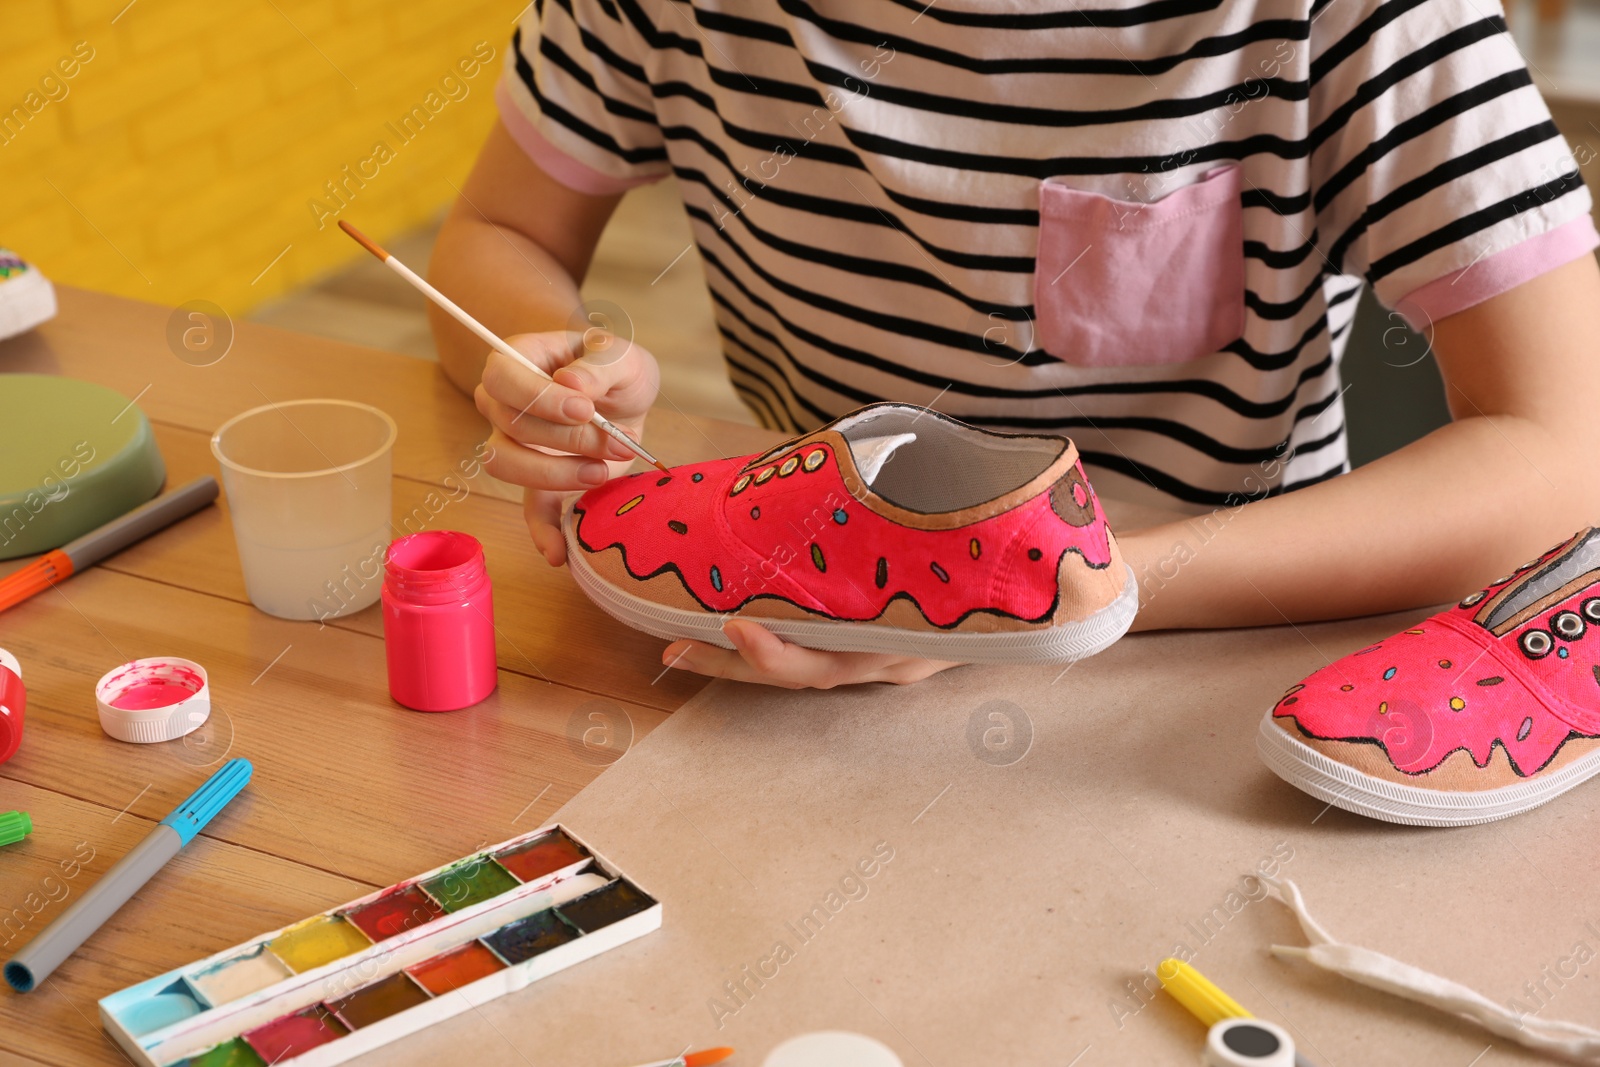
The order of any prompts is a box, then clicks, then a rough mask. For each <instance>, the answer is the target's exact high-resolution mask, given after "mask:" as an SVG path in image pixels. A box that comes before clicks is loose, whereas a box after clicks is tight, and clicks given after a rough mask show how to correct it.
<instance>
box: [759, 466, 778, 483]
mask: <svg viewBox="0 0 1600 1067" xmlns="http://www.w3.org/2000/svg"><path fill="white" fill-rule="evenodd" d="M777 473H778V468H777V467H768V468H767V469H766V470H764V471H762V472H761V473H760V474H757V475H756V484H757V485H765V484H767V483H768V482H770V481H772V476H773V475H774V474H777Z"/></svg>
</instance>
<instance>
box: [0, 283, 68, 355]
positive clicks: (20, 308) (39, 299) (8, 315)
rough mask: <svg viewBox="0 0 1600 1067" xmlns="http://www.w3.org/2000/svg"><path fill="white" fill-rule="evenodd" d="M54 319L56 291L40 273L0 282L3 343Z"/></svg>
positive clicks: (0, 323) (0, 326)
mask: <svg viewBox="0 0 1600 1067" xmlns="http://www.w3.org/2000/svg"><path fill="white" fill-rule="evenodd" d="M55 315H56V291H55V288H54V287H52V286H51V284H50V282H49V281H48V280H47V279H46V278H45V276H44V275H43V274H40V273H39V272H38V271H37V270H34V269H29V270H28V271H26V272H24V273H22V274H19V275H17V276H16V277H15V278H11V279H8V280H6V281H4V282H0V340H4V339H5V338H7V337H15V336H17V335H18V334H20V333H27V332H28V331H29V330H31V329H33V328H34V327H35V326H37V325H39V324H40V323H42V322H48V321H49V320H51V319H53V318H55Z"/></svg>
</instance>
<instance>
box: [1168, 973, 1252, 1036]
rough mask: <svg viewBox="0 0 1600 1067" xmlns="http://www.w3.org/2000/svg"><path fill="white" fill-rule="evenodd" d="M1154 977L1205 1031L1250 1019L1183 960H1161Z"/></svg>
mask: <svg viewBox="0 0 1600 1067" xmlns="http://www.w3.org/2000/svg"><path fill="white" fill-rule="evenodd" d="M1156 977H1157V978H1159V979H1161V984H1162V986H1164V987H1165V988H1166V990H1167V992H1168V993H1171V994H1172V999H1173V1000H1176V1001H1177V1002H1178V1003H1179V1004H1182V1005H1183V1006H1184V1007H1185V1008H1188V1009H1189V1014H1191V1015H1193V1016H1194V1017H1195V1018H1196V1019H1199V1020H1200V1023H1201V1025H1203V1026H1205V1027H1206V1028H1207V1029H1209V1028H1211V1027H1213V1026H1215V1025H1217V1024H1218V1023H1220V1022H1221V1021H1222V1020H1224V1019H1253V1018H1255V1016H1253V1015H1251V1014H1250V1013H1249V1012H1247V1011H1245V1010H1244V1008H1242V1007H1241V1006H1240V1005H1239V1002H1238V1001H1237V1000H1234V999H1233V998H1232V997H1230V996H1228V994H1226V993H1224V992H1223V991H1222V990H1220V989H1218V988H1217V987H1216V986H1214V985H1212V984H1211V981H1210V979H1208V978H1206V976H1205V975H1203V974H1201V973H1200V972H1199V971H1197V970H1195V969H1194V968H1193V967H1191V966H1189V965H1188V964H1187V963H1185V962H1183V961H1182V960H1177V959H1166V960H1162V961H1161V963H1160V965H1159V966H1157V967H1156Z"/></svg>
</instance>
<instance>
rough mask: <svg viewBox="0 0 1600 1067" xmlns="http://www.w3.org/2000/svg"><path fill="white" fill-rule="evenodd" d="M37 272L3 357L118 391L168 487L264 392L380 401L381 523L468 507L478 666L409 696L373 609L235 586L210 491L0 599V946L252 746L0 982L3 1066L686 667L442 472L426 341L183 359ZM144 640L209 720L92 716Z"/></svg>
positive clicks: (467, 832) (97, 1031)
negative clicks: (172, 518)
mask: <svg viewBox="0 0 1600 1067" xmlns="http://www.w3.org/2000/svg"><path fill="white" fill-rule="evenodd" d="M60 297H61V313H60V315H59V317H58V318H57V319H56V320H55V321H53V322H51V323H49V324H47V325H46V326H44V327H42V328H41V329H39V330H37V331H35V332H34V333H32V334H29V335H27V336H24V337H20V338H16V339H13V340H11V341H7V342H0V374H5V373H19V372H32V373H46V374H64V375H70V376H73V377H76V378H83V379H87V380H89V381H94V382H98V383H100V384H102V385H106V386H109V387H111V388H113V389H116V390H118V391H119V392H121V393H123V394H124V395H126V396H128V397H130V398H133V397H137V398H138V403H139V406H140V407H141V408H142V409H143V410H144V412H145V413H146V414H147V415H148V416H149V418H150V421H151V422H152V423H153V424H154V427H155V431H156V437H157V440H158V442H159V443H160V446H161V450H162V453H163V454H164V455H165V457H166V461H167V468H168V483H169V484H170V485H177V484H180V483H182V482H186V481H188V480H190V479H192V478H195V477H197V476H199V475H201V474H205V473H216V463H215V460H214V459H213V457H212V456H211V453H210V450H209V447H208V439H209V437H210V435H211V433H212V431H214V430H215V429H216V428H217V426H219V425H220V424H221V423H222V422H223V421H224V420H226V419H227V418H229V417H231V416H233V415H235V414H238V413H239V412H241V411H244V410H245V409H247V408H252V407H256V406H259V405H262V404H265V403H267V402H269V401H282V400H290V399H298V398H305V397H339V398H345V399H350V400H360V401H365V402H367V403H370V404H375V405H377V406H378V407H380V408H382V409H383V410H385V411H387V412H388V413H389V414H390V415H392V416H393V417H394V419H395V421H396V422H397V423H398V424H399V427H400V436H399V440H398V442H397V444H396V447H395V454H394V473H395V478H394V512H395V520H396V523H397V524H400V525H401V527H402V528H403V529H405V530H408V531H409V530H412V529H416V528H418V526H419V524H421V525H425V526H426V527H427V528H433V529H458V530H465V531H467V532H469V533H471V534H473V535H474V536H476V537H477V538H479V539H480V540H481V541H483V543H484V545H485V547H486V550H487V554H488V559H489V569H490V573H491V575H492V577H493V580H494V583H495V599H496V601H497V608H498V611H497V613H496V621H497V624H498V626H499V631H500V637H499V642H498V644H499V657H500V688H499V690H498V692H496V693H495V695H494V696H492V697H491V698H490V699H489V700H487V701H485V702H484V703H483V704H481V705H479V706H477V707H475V708H473V709H471V710H468V711H462V712H456V713H453V714H448V715H424V714H419V713H415V712H409V711H405V710H403V709H402V708H400V707H399V706H398V705H396V704H394V703H393V702H392V701H391V700H390V699H389V696H388V692H387V689H386V684H385V673H384V658H383V642H382V636H381V620H380V617H379V614H378V611H377V608H376V607H373V608H369V609H367V610H366V611H363V612H361V613H359V614H356V615H353V616H351V617H349V618H344V619H340V620H338V621H337V622H335V623H332V624H329V625H327V626H319V625H317V624H316V623H303V622H287V621H283V620H280V619H275V618H271V617H269V616H267V615H264V614H262V613H261V612H259V611H256V610H255V609H254V608H252V607H251V606H250V604H249V602H248V600H247V598H246V596H245V591H244V582H243V578H242V576H241V574H240V571H239V562H238V555H237V552H236V550H235V548H234V543H233V536H232V532H231V530H230V527H229V524H228V517H227V504H226V501H219V506H218V507H215V508H211V509H208V510H207V511H205V512H204V513H202V514H199V515H197V516H195V517H193V518H190V519H188V520H186V521H185V522H183V523H182V524H180V525H179V526H177V527H175V528H173V529H171V530H168V531H166V532H165V533H162V534H160V535H158V536H156V537H153V538H151V539H149V540H148V541H146V542H144V543H142V544H140V545H137V546H135V547H133V548H131V549H129V550H127V551H125V552H123V553H122V554H120V555H118V556H116V557H114V558H113V559H111V560H109V561H107V562H106V563H104V564H102V565H100V566H98V567H96V568H94V569H93V570H92V571H89V572H87V573H84V574H81V575H79V576H77V577H74V578H73V579H72V580H71V581H70V582H69V583H67V584H65V585H63V586H61V587H59V588H58V589H57V590H56V591H53V592H50V593H46V594H44V595H41V596H38V597H35V598H34V599H33V600H31V601H29V602H28V603H26V604H23V605H21V606H20V607H17V608H15V609H13V610H11V611H8V612H6V613H4V614H3V615H0V647H4V648H7V649H9V650H10V651H12V652H13V653H14V654H15V655H16V656H17V657H18V658H19V659H20V660H21V662H22V664H23V673H24V679H25V681H26V684H27V687H28V712H27V728H26V734H25V737H24V740H23V744H22V748H21V751H19V752H18V754H17V755H16V756H15V757H14V758H13V759H12V760H11V761H9V762H8V763H6V764H4V765H3V766H0V811H5V810H11V809H20V810H22V811H26V812H29V813H30V814H31V815H32V817H33V822H34V827H35V829H34V832H33V834H32V836H31V837H29V838H28V839H27V840H26V841H24V842H22V843H20V844H16V845H12V846H10V847H9V848H6V849H5V850H4V851H3V852H0V955H4V956H9V955H10V954H11V953H12V952H13V951H15V950H16V949H17V948H19V947H21V945H23V944H24V943H25V942H26V941H27V940H28V939H29V938H31V937H32V936H33V935H34V934H35V933H37V932H38V930H39V929H41V928H42V927H43V926H44V925H45V924H46V923H48V922H49V921H50V920H51V919H52V918H54V917H55V916H56V915H58V914H60V912H61V910H62V909H63V908H64V907H65V906H66V904H67V903H68V902H70V901H71V900H73V899H75V898H76V896H77V894H79V893H81V892H82V891H83V890H84V889H85V888H86V887H87V886H89V885H91V884H92V883H93V882H94V880H95V879H97V878H98V877H100V875H102V874H103V873H105V871H106V870H107V868H109V867H110V865H111V864H112V863H114V862H115V861H116V859H117V858H118V857H120V856H121V855H122V854H123V853H124V852H126V851H127V850H128V849H129V848H130V847H131V846H132V845H133V844H134V843H136V842H137V841H138V840H139V839H140V838H141V837H143V836H144V834H145V833H147V832H148V831H149V829H150V826H151V824H152V823H154V822H155V821H158V820H160V819H161V818H162V817H163V816H165V815H166V814H167V813H168V812H169V811H170V810H171V808H172V807H173V805H174V804H176V803H177V802H178V801H179V800H181V799H182V798H183V797H184V796H186V795H187V794H188V793H189V792H190V791H192V790H193V789H194V788H195V787H196V786H197V785H198V784H199V783H200V782H201V781H203V780H204V778H205V776H206V775H207V774H208V773H210V771H211V770H212V769H214V768H215V766H216V765H217V764H218V763H220V761H221V760H223V759H224V758H226V757H228V756H245V757H248V758H249V759H250V760H251V761H252V762H253V763H254V764H255V778H254V780H253V782H252V783H251V786H250V788H249V789H248V790H247V791H246V792H245V793H244V795H243V796H241V797H240V799H239V800H237V801H235V802H234V803H233V804H232V805H231V806H230V807H229V808H228V810H227V811H226V812H225V813H224V814H223V815H222V816H221V817H219V818H218V819H217V820H216V821H215V822H214V823H213V824H212V825H211V827H210V828H209V829H208V830H207V831H206V832H205V833H204V834H203V835H202V836H201V838H200V839H199V840H197V841H196V842H194V844H192V845H191V846H190V847H189V848H187V849H186V850H185V851H184V853H183V854H182V855H181V856H180V857H179V858H178V859H177V860H176V861H174V863H173V864H172V865H171V867H170V869H168V870H167V871H165V872H163V873H162V875H160V876H159V877H157V878H156V879H155V880H153V881H152V882H151V884H150V885H149V886H148V887H147V888H146V889H145V890H144V891H142V892H141V893H140V894H139V895H138V897H137V898H136V899H135V900H134V901H132V902H130V903H129V905H128V906H127V907H125V908H123V909H122V911H120V912H119V913H118V914H117V915H116V916H115V917H114V918H113V919H112V921H111V922H110V923H109V924H107V926H106V927H105V928H104V929H102V930H101V931H100V932H99V933H98V934H96V935H95V936H94V937H93V938H91V939H90V940H89V942H88V943H87V944H86V945H85V946H84V947H83V948H82V949H80V950H79V951H78V952H77V953H76V954H75V955H74V956H73V957H72V958H71V959H69V960H68V961H67V962H66V963H64V964H63V965H62V966H61V968H60V969H59V970H57V971H56V973H55V974H54V975H53V976H52V977H51V978H50V979H49V980H48V981H47V982H45V983H44V985H43V987H42V988H41V989H39V990H37V991H35V992H34V993H32V994H29V995H27V996H18V995H16V994H14V993H11V992H10V991H9V990H6V991H5V992H3V993H0V1064H8V1063H12V1062H19V1063H30V1062H38V1063H50V1064H72V1065H78V1064H92V1063H122V1062H126V1060H125V1058H124V1057H123V1055H122V1054H121V1053H120V1052H119V1051H118V1050H117V1048H116V1046H115V1045H114V1044H113V1043H112V1042H111V1040H110V1039H109V1038H108V1037H107V1036H106V1035H105V1033H104V1032H103V1031H102V1029H101V1027H100V1022H99V1017H98V1012H97V1008H96V1004H95V1002H96V1001H97V1000H98V999H99V998H101V997H103V996H105V995H107V994H108V993H111V992H114V991H115V990H117V989H120V988H122V987H124V986H127V985H129V984H132V983H133V982H135V981H138V980H141V979H143V978H147V977H149V976H151V975H153V974H157V973H160V972H162V971H165V970H167V969H169V968H172V967H176V966H179V965H181V964H184V963H187V962H190V961H193V960H196V959H200V958H202V957H204V956H207V955H209V954H211V953H213V952H216V951H218V950H219V949H221V948H224V947H227V946H229V945H233V944H237V943H239V942H242V941H245V940H247V939H248V938H250V937H251V936H252V935H255V934H258V933H261V932H262V931H265V930H270V929H273V928H275V927H278V926H281V925H283V924H285V923H287V922H290V921H292V920H295V919H299V918H303V917H305V916H307V915H310V914H313V913H314V912H317V911H320V910H322V909H324V908H327V907H331V906H333V905H336V904H339V903H341V902H343V901H345V900H349V899H351V898H353V897H357V896H360V895H362V894H365V893H367V892H370V891H371V890H373V889H374V888H379V887H382V886H385V885H389V884H391V883H393V882H395V881H397V880H399V879H401V878H404V877H406V876H409V875H412V874H416V873H417V872H419V871H423V870H426V869H428V868H430V867H434V866H436V865H438V864H440V863H443V862H446V861H448V860H451V859H455V858H457V857H459V856H463V855H466V854H468V853H470V852H471V851H472V850H473V849H474V848H476V847H478V846H480V845H482V844H484V843H485V842H493V841H498V840H501V839H504V838H507V837H511V836H513V835H514V834H517V833H520V832H523V831H526V830H529V829H532V828H534V827H536V826H538V825H539V824H540V823H541V822H542V821H544V820H546V819H548V818H549V816H550V814H551V813H552V812H554V811H555V810H556V808H558V807H559V806H561V805H562V804H563V803H564V802H566V801H567V800H568V799H570V798H571V797H572V796H573V795H574V794H575V793H576V792H577V791H578V790H579V789H581V788H583V786H584V785H585V784H587V783H588V782H590V781H591V780H592V779H593V778H594V777H595V776H596V775H597V774H599V772H600V771H601V770H602V769H604V767H605V766H606V764H607V763H608V762H610V761H611V760H614V759H615V758H616V755H617V754H619V753H620V752H621V751H624V750H625V749H626V746H627V745H628V744H629V743H630V742H631V741H637V740H638V739H639V738H641V737H643V736H644V735H645V734H647V733H648V732H649V731H650V730H651V729H653V728H654V727H655V726H656V725H657V724H659V723H660V722H661V721H662V720H663V719H664V718H665V717H666V715H667V714H668V713H669V712H671V711H673V710H674V709H676V708H677V707H678V706H679V705H681V704H682V703H683V702H684V701H685V700H686V699H688V698H689V697H690V696H691V695H692V694H694V693H695V692H697V691H698V690H699V689H700V688H701V686H702V685H703V684H704V679H701V678H699V677H698V676H695V675H690V674H686V673H684V672H680V671H663V670H662V668H661V665H660V650H661V648H662V646H663V644H664V643H663V642H660V641H657V640H655V639H652V638H650V637H647V636H645V635H643V634H639V633H636V632H634V631H631V630H627V629H624V628H622V627H620V626H618V625H616V624H615V623H614V622H613V621H612V620H611V619H610V618H609V617H607V616H605V615H604V614H603V613H601V612H600V611H599V609H597V608H595V607H594V606H593V605H592V604H590V603H589V601H588V600H587V599H585V598H584V597H583V596H582V594H580V593H579V592H578V590H577V588H576V586H574V585H573V583H572V581H571V580H570V578H569V577H568V576H567V575H566V573H565V572H563V571H560V570H556V569H554V568H551V567H549V566H548V565H547V564H546V563H545V562H544V560H543V559H542V558H541V557H540V556H539V555H538V554H537V553H536V552H535V551H533V549H532V546H531V544H530V542H529V541H528V536H527V531H526V528H525V527H524V525H523V521H522V513H521V507H520V504H519V503H518V501H517V495H516V494H515V493H514V492H513V491H512V490H511V488H510V487H508V486H505V485H504V484H501V483H497V482H495V481H494V480H493V479H492V478H490V477H489V476H487V475H479V476H478V477H476V478H474V479H472V480H471V481H470V482H468V483H466V484H467V485H469V486H470V488H471V492H470V494H468V495H466V496H465V497H464V498H463V497H462V494H461V491H460V488H459V486H460V485H461V484H462V481H461V473H460V472H461V465H462V464H463V463H464V462H465V461H468V460H470V458H471V457H472V456H473V453H474V449H475V447H476V446H477V445H478V444H479V443H480V442H481V441H482V440H483V438H484V437H485V436H486V427H485V424H484V423H483V421H482V419H481V418H480V417H479V415H478V413H477V411H476V410H475V409H474V408H473V406H472V403H471V401H470V400H469V399H467V398H466V397H463V396H462V395H461V394H459V393H458V392H457V391H456V390H455V389H454V388H452V387H451V386H450V384H449V383H448V382H447V381H446V380H445V378H444V375H443V374H442V373H441V372H440V370H439V368H438V367H437V366H436V365H434V364H430V363H425V362H422V361H419V360H415V359H410V358H407V357H404V356H398V355H394V354H391V353H386V352H380V351H376V350H372V349H366V348H359V347H355V346H351V345H344V344H338V343H335V342H332V341H325V340H321V339H318V338H313V337H307V336H302V335H298V334H293V333H287V332H284V331H281V330H274V329H271V328H269V327H264V326H257V325H252V324H248V323H240V324H238V326H237V335H236V338H235V340H234V342H233V345H232V348H231V349H230V350H229V351H228V353H227V355H226V356H225V357H224V358H223V359H221V360H220V361H219V362H217V363H215V364H213V365H211V366H204V367H200V366H194V365H191V364H190V363H188V362H185V361H184V360H182V359H180V358H179V357H178V356H177V355H175V354H174V352H173V350H172V349H171V348H169V345H168V340H167V327H168V319H169V316H170V314H171V312H170V310H169V309H167V308H161V307H156V306H154V305H150V304H143V303H138V302H135V301H129V300H123V299H119V298H115V297H110V296H104V295H100V294H96V293H90V292H85V291H79V290H73V289H70V288H62V289H61V290H60ZM3 388H4V384H3V379H0V389H3ZM776 436H777V435H774V434H771V433H768V432H767V431H763V430H757V429H753V428H751V427H748V426H738V425H734V424H731V423H724V422H718V421H715V420H706V419H698V418H691V417H686V416H683V415H681V414H679V413H678V412H676V411H675V410H673V409H672V408H671V407H670V406H667V407H664V408H663V410H660V411H658V412H657V413H655V414H654V415H653V416H652V419H651V424H650V429H649V436H648V441H649V444H650V447H651V448H652V449H653V450H654V451H655V452H656V453H657V454H658V455H661V456H663V457H665V458H666V459H667V461H668V462H672V463H683V462H690V461H692V460H697V459H704V458H709V457H711V456H715V455H718V454H731V455H737V454H740V453H743V452H749V451H754V450H756V449H759V448H761V447H764V446H765V445H767V444H769V443H771V442H772V441H773V440H775V439H776ZM468 469H470V467H469V468H468ZM447 479H449V481H447ZM21 562H23V561H16V560H13V561H10V562H8V563H5V564H0V572H9V571H10V570H12V569H14V568H15V567H16V566H18V565H19V564H20V563H21ZM156 654H167V655H176V656H183V657H186V658H189V659H193V660H195V661H197V662H199V663H201V664H203V665H204V666H205V668H206V670H207V671H208V672H209V675H210V680H211V686H212V691H213V694H214V710H213V712H212V718H211V721H210V723H209V724H208V725H207V726H206V727H204V728H203V729H202V730H201V731H199V732H198V733H196V734H194V735H191V737H189V738H186V739H184V740H182V741H174V742H169V743H166V744H160V745H129V744H122V743H119V742H116V741H113V740H111V739H109V738H107V737H106V736H105V735H104V734H103V733H102V732H101V730H100V726H99V723H98V720H97V719H96V716H95V710H94V707H95V706H94V697H93V686H94V682H95V680H96V679H97V678H98V677H99V676H100V675H101V674H102V673H104V672H105V671H106V670H109V669H110V668H111V667H114V666H116V665H117V664H118V663H122V662H124V661H126V660H129V659H133V658H137V657H140V656H149V655H156ZM597 727H598V728H599V732H597V731H596V728H597ZM597 743H598V744H604V745H605V746H607V747H606V748H601V749H600V750H598V751H597V750H596V748H595V747H594V746H595V745H596V744H597ZM86 857H87V858H86ZM74 860H79V861H82V862H81V868H80V867H76V866H74V862H73V861H74ZM64 863H65V866H63V864H64ZM67 872H71V875H72V876H71V877H68V876H67Z"/></svg>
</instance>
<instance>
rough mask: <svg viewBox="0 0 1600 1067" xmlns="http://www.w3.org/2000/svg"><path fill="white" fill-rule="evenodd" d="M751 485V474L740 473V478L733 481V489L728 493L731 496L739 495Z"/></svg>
mask: <svg viewBox="0 0 1600 1067" xmlns="http://www.w3.org/2000/svg"><path fill="white" fill-rule="evenodd" d="M749 485H750V476H749V475H748V474H741V475H739V480H738V481H736V482H734V483H733V491H732V492H730V493H729V494H728V495H729V496H738V495H739V494H740V493H742V492H744V491H745V489H746V487H748V486H749Z"/></svg>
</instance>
